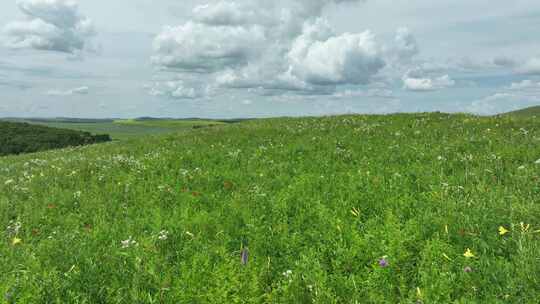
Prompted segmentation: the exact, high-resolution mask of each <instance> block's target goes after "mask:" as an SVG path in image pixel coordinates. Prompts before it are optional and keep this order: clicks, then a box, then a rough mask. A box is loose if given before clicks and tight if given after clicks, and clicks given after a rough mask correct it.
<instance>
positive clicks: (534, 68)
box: [516, 57, 540, 75]
mask: <svg viewBox="0 0 540 304" xmlns="http://www.w3.org/2000/svg"><path fill="white" fill-rule="evenodd" d="M516 71H517V72H518V73H520V74H530V75H540V57H533V58H530V59H529V60H527V61H526V62H524V63H523V64H521V65H519V66H518V67H517V69H516Z"/></svg>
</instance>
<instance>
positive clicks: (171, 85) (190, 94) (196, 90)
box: [146, 80, 211, 99]
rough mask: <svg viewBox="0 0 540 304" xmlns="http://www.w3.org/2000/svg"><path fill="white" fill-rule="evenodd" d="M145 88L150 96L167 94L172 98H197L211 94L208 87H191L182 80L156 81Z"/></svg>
mask: <svg viewBox="0 0 540 304" xmlns="http://www.w3.org/2000/svg"><path fill="white" fill-rule="evenodd" d="M146 88H147V89H148V93H149V94H150V95H152V96H168V97H170V98H174V99H197V98H202V97H205V96H207V95H209V94H211V88H210V87H204V88H203V87H193V86H190V85H189V84H187V83H186V82H185V81H183V80H171V81H162V82H159V81H157V82H155V83H153V84H151V85H148V86H146Z"/></svg>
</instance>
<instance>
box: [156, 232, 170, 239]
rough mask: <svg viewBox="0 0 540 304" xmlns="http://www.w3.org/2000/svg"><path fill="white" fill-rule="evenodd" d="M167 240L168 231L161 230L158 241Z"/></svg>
mask: <svg viewBox="0 0 540 304" xmlns="http://www.w3.org/2000/svg"><path fill="white" fill-rule="evenodd" d="M168 238H169V231H167V230H161V231H160V232H159V235H158V239H159V240H160V241H165V240H167V239H168Z"/></svg>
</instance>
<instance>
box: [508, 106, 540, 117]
mask: <svg viewBox="0 0 540 304" xmlns="http://www.w3.org/2000/svg"><path fill="white" fill-rule="evenodd" d="M504 115H506V116H518V117H540V106H536V107H530V108H525V109H521V110H517V111H513V112H509V113H506V114H504Z"/></svg>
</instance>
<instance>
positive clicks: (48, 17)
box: [2, 0, 96, 53]
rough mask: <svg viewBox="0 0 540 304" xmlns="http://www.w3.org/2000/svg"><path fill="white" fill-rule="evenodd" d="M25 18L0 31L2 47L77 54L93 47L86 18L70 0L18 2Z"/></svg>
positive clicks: (91, 30) (90, 30)
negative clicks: (0, 32) (3, 45)
mask: <svg viewBox="0 0 540 304" xmlns="http://www.w3.org/2000/svg"><path fill="white" fill-rule="evenodd" d="M17 6H18V7H19V9H20V11H21V12H22V13H23V14H24V15H25V19H24V20H21V21H14V22H11V23H8V24H7V25H6V26H4V28H3V31H2V32H3V34H4V36H5V37H4V39H3V40H4V44H5V45H6V46H7V47H10V48H32V49H37V50H49V51H58V52H65V53H77V52H80V51H82V50H84V49H91V48H93V47H92V46H91V43H90V39H91V38H92V37H93V36H94V35H95V34H96V32H95V30H94V26H93V23H92V21H91V20H90V19H88V18H86V17H85V16H83V15H81V14H80V13H79V12H78V5H77V2H75V1H72V0H18V1H17Z"/></svg>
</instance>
